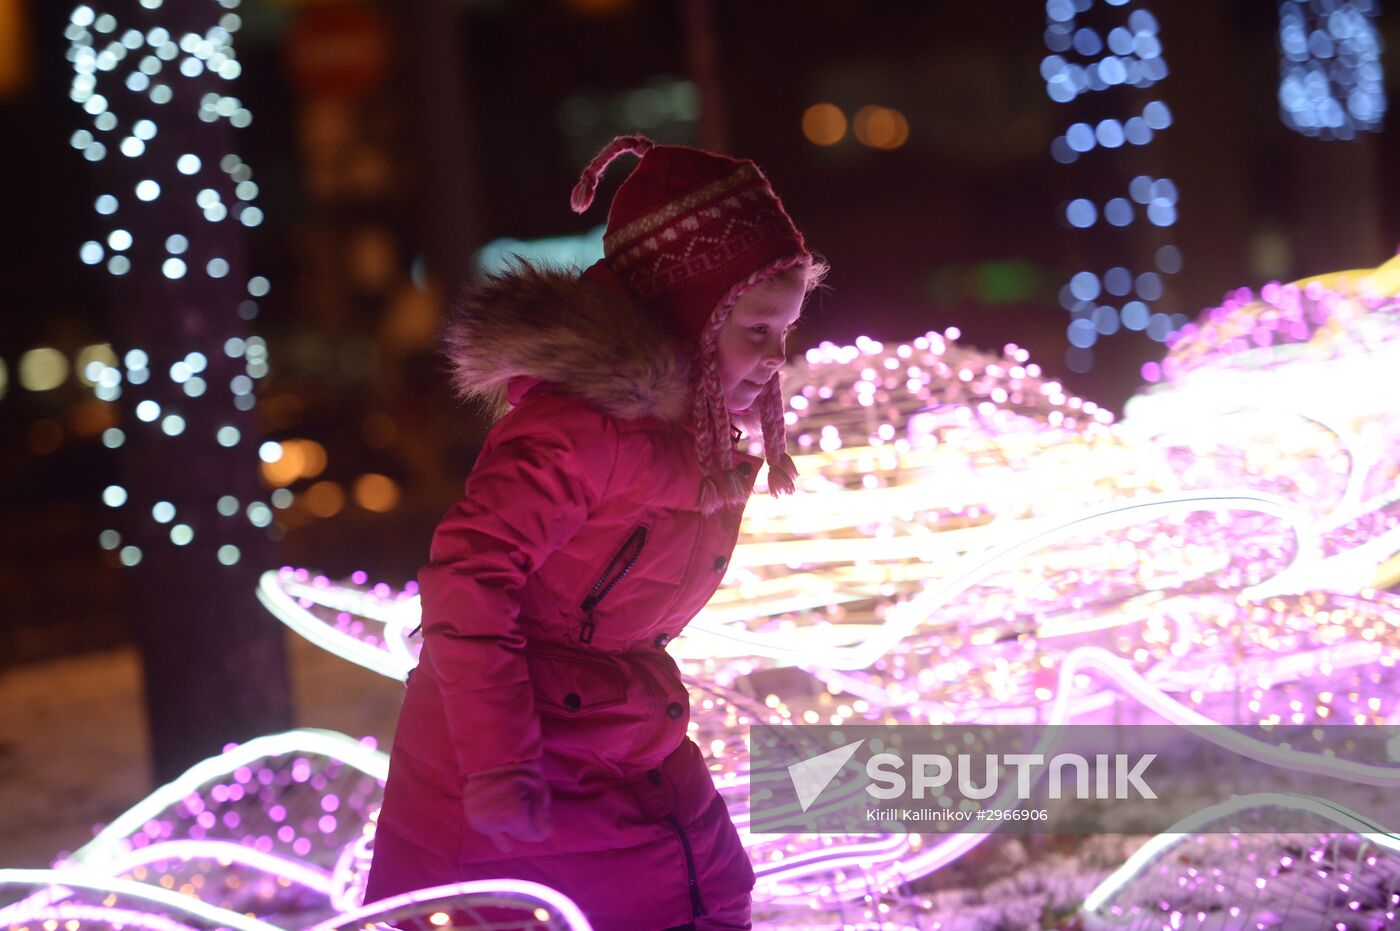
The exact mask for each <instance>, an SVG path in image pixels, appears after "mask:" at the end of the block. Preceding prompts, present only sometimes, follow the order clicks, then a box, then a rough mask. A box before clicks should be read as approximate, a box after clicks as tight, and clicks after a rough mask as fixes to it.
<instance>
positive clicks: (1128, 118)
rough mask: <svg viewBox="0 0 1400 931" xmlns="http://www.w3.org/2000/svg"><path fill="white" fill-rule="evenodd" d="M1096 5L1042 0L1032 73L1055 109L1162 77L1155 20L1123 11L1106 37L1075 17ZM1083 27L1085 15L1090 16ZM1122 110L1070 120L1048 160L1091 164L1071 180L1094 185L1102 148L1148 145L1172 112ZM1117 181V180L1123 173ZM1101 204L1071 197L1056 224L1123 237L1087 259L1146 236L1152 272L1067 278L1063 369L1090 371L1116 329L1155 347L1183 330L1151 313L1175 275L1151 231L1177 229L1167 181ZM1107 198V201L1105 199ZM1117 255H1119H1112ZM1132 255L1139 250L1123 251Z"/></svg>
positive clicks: (1119, 1)
mask: <svg viewBox="0 0 1400 931" xmlns="http://www.w3.org/2000/svg"><path fill="white" fill-rule="evenodd" d="M1102 3H1103V6H1104V7H1110V8H1112V7H1130V4H1129V0H1102ZM1094 6H1095V0H1045V22H1046V27H1045V45H1046V48H1047V49H1048V50H1049V52H1050V54H1049V55H1047V56H1045V58H1044V59H1042V60H1041V64H1040V74H1041V77H1042V78H1043V79H1044V80H1045V92H1046V94H1047V96H1049V97H1050V99H1051V100H1053V101H1055V102H1056V103H1060V104H1073V103H1074V102H1075V101H1076V100H1079V99H1080V98H1082V97H1084V96H1085V95H1088V94H1098V93H1110V94H1111V93H1112V92H1114V91H1118V92H1120V95H1121V92H1122V90H1123V89H1124V88H1136V89H1138V90H1146V89H1148V88H1152V87H1155V86H1156V85H1157V84H1159V83H1160V82H1161V81H1162V80H1164V79H1165V78H1166V76H1167V64H1166V59H1165V58H1164V57H1163V55H1162V42H1161V38H1160V37H1159V35H1158V33H1159V29H1158V24H1157V19H1156V17H1155V16H1153V15H1152V12H1151V10H1149V9H1148V8H1147V7H1146V6H1145V5H1138V6H1134V7H1132V8H1129V9H1126V10H1125V11H1124V12H1125V13H1126V19H1124V20H1123V21H1122V22H1121V23H1119V24H1117V25H1114V26H1113V27H1112V28H1111V29H1110V28H1104V29H1100V28H1097V24H1095V23H1093V22H1089V23H1086V22H1085V21H1084V20H1083V19H1081V17H1082V16H1084V14H1089V13H1090V12H1091V11H1092V10H1093V9H1094ZM1091 19H1092V17H1091ZM1131 107H1132V110H1131V112H1127V113H1125V114H1123V115H1122V116H1121V118H1119V117H1108V118H1102V119H1096V120H1095V121H1094V122H1086V121H1074V122H1070V123H1069V124H1068V125H1067V126H1066V127H1065V129H1064V131H1063V133H1062V134H1060V135H1058V136H1056V137H1055V139H1054V140H1053V142H1052V143H1051V145H1050V155H1051V157H1052V158H1054V159H1055V161H1057V162H1059V163H1060V164H1062V165H1071V164H1074V163H1076V162H1078V161H1080V160H1081V159H1083V158H1092V159H1095V160H1096V165H1097V168H1096V171H1095V173H1094V174H1093V175H1086V176H1083V177H1081V178H1080V179H1079V180H1080V181H1081V182H1085V181H1087V180H1089V179H1095V180H1096V179H1098V178H1101V177H1103V176H1104V174H1105V172H1106V171H1108V169H1109V166H1108V165H1105V164H1104V160H1110V164H1111V159H1112V158H1113V156H1111V155H1108V154H1106V153H1105V152H1103V151H1101V150H1116V149H1122V148H1125V147H1142V146H1148V145H1151V143H1152V142H1153V140H1154V138H1155V137H1156V134H1157V133H1160V132H1162V131H1163V130H1165V129H1167V128H1168V127H1170V126H1171V124H1172V114H1171V111H1170V109H1168V107H1167V105H1166V104H1165V103H1164V102H1163V101H1161V100H1159V99H1154V100H1149V101H1147V102H1146V103H1145V104H1143V103H1137V102H1133V103H1132V104H1131ZM1124 179H1126V175H1124ZM1100 192H1101V194H1100V198H1099V199H1097V200H1096V199H1094V198H1090V197H1083V196H1077V197H1074V198H1072V199H1070V200H1069V201H1068V202H1066V203H1065V204H1064V205H1063V206H1062V207H1061V208H1060V220H1061V221H1062V222H1063V223H1064V224H1065V225H1066V226H1068V227H1069V228H1071V229H1076V230H1097V231H1100V232H1101V233H1108V231H1109V230H1118V229H1121V230H1125V232H1124V233H1108V235H1106V236H1105V235H1100V236H1099V238H1098V239H1097V241H1096V247H1092V248H1089V249H1088V250H1087V251H1089V252H1090V253H1092V254H1099V255H1102V254H1103V253H1104V252H1105V251H1107V250H1106V249H1105V248H1104V247H1105V245H1106V244H1107V243H1108V242H1110V241H1118V242H1122V241H1124V240H1127V239H1129V238H1133V239H1145V238H1147V237H1144V236H1141V235H1136V234H1135V232H1134V231H1135V230H1146V231H1148V233H1151V234H1155V235H1152V236H1151V238H1152V239H1153V240H1154V241H1155V242H1156V247H1155V252H1153V265H1152V267H1151V268H1141V267H1139V268H1136V269H1130V268H1128V267H1127V265H1129V264H1132V263H1131V262H1128V263H1124V264H1114V265H1111V266H1110V267H1108V268H1106V269H1098V270H1096V269H1089V268H1083V269H1080V270H1078V271H1076V272H1075V273H1074V274H1073V275H1072V276H1071V277H1070V280H1069V281H1068V282H1067V283H1066V284H1065V286H1064V287H1063V288H1062V289H1061V290H1060V305H1061V306H1062V307H1063V308H1064V310H1065V311H1066V312H1068V313H1069V315H1070V318H1071V319H1070V322H1069V323H1068V325H1067V326H1066V329H1065V336H1066V338H1067V340H1068V342H1069V345H1070V348H1069V349H1068V350H1067V351H1066V354H1065V360H1066V364H1067V365H1068V366H1069V368H1070V370H1071V371H1075V372H1085V371H1088V370H1089V369H1090V368H1091V367H1092V366H1093V359H1094V353H1093V347H1094V346H1095V345H1097V344H1098V343H1100V342H1101V341H1102V340H1103V339H1105V338H1107V337H1110V336H1113V335H1114V334H1116V333H1120V332H1122V331H1124V330H1127V331H1136V332H1140V333H1144V334H1145V335H1146V336H1147V337H1148V338H1149V339H1152V340H1155V341H1157V342H1163V341H1165V340H1166V338H1167V335H1168V333H1170V332H1171V331H1172V330H1174V329H1176V328H1177V327H1179V326H1180V325H1181V324H1183V323H1185V322H1186V317H1185V316H1183V315H1179V314H1176V315H1169V314H1167V313H1164V312H1162V311H1160V310H1155V309H1154V308H1155V307H1157V306H1158V304H1159V301H1160V300H1161V298H1162V296H1163V292H1164V287H1163V279H1162V276H1163V275H1175V274H1177V273H1179V272H1180V271H1181V267H1182V261H1181V250H1180V249H1179V248H1178V247H1177V246H1176V245H1174V244H1172V243H1170V242H1165V241H1163V240H1162V237H1161V234H1160V233H1157V232H1156V231H1157V230H1166V229H1168V228H1170V227H1171V226H1173V225H1174V224H1175V223H1176V219H1177V189H1176V184H1175V183H1174V182H1173V181H1172V179H1170V178H1164V177H1154V176H1152V175H1147V174H1140V175H1136V176H1134V177H1133V178H1132V179H1131V181H1129V182H1128V183H1127V185H1126V190H1124V189H1121V188H1120V189H1118V190H1116V191H1115V190H1113V189H1112V188H1111V187H1110V188H1109V189H1108V190H1107V191H1104V190H1103V189H1102V188H1100ZM1110 195H1111V196H1110ZM1116 251H1122V250H1121V248H1120V249H1119V250H1116ZM1131 251H1132V252H1137V251H1140V250H1136V249H1134V250H1131Z"/></svg>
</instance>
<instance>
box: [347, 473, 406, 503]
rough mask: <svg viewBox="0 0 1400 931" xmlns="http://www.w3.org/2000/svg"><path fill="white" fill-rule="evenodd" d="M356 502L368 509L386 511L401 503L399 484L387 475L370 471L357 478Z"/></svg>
mask: <svg viewBox="0 0 1400 931" xmlns="http://www.w3.org/2000/svg"><path fill="white" fill-rule="evenodd" d="M354 496H355V503H356V504H358V505H359V506H360V507H362V508H364V509H365V510H366V511H375V512H378V513H384V512H386V511H392V510H393V509H394V508H396V507H398V504H399V486H398V484H397V483H396V482H395V481H394V480H393V479H391V478H389V477H388V476H387V475H378V474H376V473H373V472H370V473H366V474H364V475H361V476H360V477H359V478H357V479H355V487H354Z"/></svg>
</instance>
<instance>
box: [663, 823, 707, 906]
mask: <svg viewBox="0 0 1400 931" xmlns="http://www.w3.org/2000/svg"><path fill="white" fill-rule="evenodd" d="M666 821H667V822H668V823H669V824H670V825H671V827H673V828H675V829H676V836H677V837H679V838H680V839H681V849H682V850H683V851H685V872H686V879H687V882H688V884H689V887H690V910H691V913H692V917H694V918H699V917H700V916H701V915H704V914H705V904H704V903H703V902H701V901H700V880H699V878H698V877H697V876H696V875H695V852H694V851H693V850H691V849H690V838H689V837H687V836H686V834H685V828H683V827H681V823H680V821H679V820H678V819H677V818H676V816H675V815H667V816H666Z"/></svg>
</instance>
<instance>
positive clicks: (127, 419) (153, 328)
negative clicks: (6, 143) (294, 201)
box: [70, 0, 291, 781]
mask: <svg viewBox="0 0 1400 931" xmlns="http://www.w3.org/2000/svg"><path fill="white" fill-rule="evenodd" d="M236 6H237V0H223V2H222V3H216V2H212V0H206V2H200V3H190V2H178V3H177V2H168V3H165V4H162V5H160V6H159V7H157V8H156V9H154V10H151V9H146V8H145V7H143V6H142V5H141V4H140V3H138V2H137V0H105V2H99V3H92V4H90V8H91V9H92V10H93V11H94V15H95V19H94V18H93V17H90V16H88V15H87V14H84V13H83V12H82V10H83V9H84V8H83V7H79V8H78V12H76V13H75V14H74V16H75V17H76V19H75V21H74V25H79V26H83V27H84V28H82V29H81V30H80V31H78V32H74V31H73V29H72V28H71V27H70V36H71V37H72V38H73V42H74V46H75V48H76V49H77V51H78V55H77V58H76V60H75V68H77V69H78V72H79V77H81V76H82V73H83V69H84V67H85V65H84V58H85V54H84V53H83V51H82V49H83V48H84V46H86V47H88V48H91V49H92V51H93V52H94V53H96V54H97V55H99V56H100V55H102V54H103V53H104V52H105V51H108V50H111V49H113V47H114V45H119V44H120V42H121V40H122V38H123V37H131V36H135V35H137V34H138V33H139V34H140V36H141V40H142V41H140V43H139V44H138V46H137V47H136V48H134V49H132V48H130V43H128V46H127V49H128V50H127V51H126V53H125V55H124V56H122V57H121V58H119V60H118V61H117V62H116V64H115V66H114V67H112V68H110V69H106V70H104V69H102V68H100V67H99V68H98V69H97V70H95V71H94V70H89V71H88V73H89V74H91V76H92V77H94V78H95V79H96V86H95V88H94V89H93V90H94V93H95V94H97V95H101V96H102V97H104V98H105V100H106V102H107V103H106V106H105V107H103V108H101V109H99V110H98V112H97V113H95V114H94V113H92V111H93V110H94V109H97V108H96V107H95V106H93V105H91V104H89V105H88V107H87V108H86V112H84V113H83V114H81V119H82V121H83V125H92V124H96V125H95V126H94V127H93V129H91V130H90V131H92V133H93V135H94V136H95V137H96V138H97V139H98V140H100V141H101V142H102V143H103V144H105V146H106V152H105V155H104V156H103V157H101V158H99V159H97V160H95V161H94V162H93V170H94V171H95V172H96V174H97V176H98V183H97V185H96V187H97V188H98V190H99V191H100V192H101V193H102V194H105V195H111V196H113V197H115V198H116V205H117V206H116V210H115V212H112V213H110V214H105V213H104V212H103V211H102V210H101V209H99V211H98V213H97V214H95V215H94V216H93V217H92V221H91V227H90V229H91V230H92V240H93V241H94V242H96V243H97V244H98V245H99V246H100V247H101V249H102V250H103V253H104V254H103V256H102V259H101V262H100V264H98V265H97V266H96V270H95V272H94V273H95V274H98V275H101V276H102V277H104V278H106V282H107V293H108V295H109V299H110V303H109V310H110V314H111V317H110V319H111V325H112V335H113V346H114V348H115V350H116V352H117V354H118V357H119V358H120V359H124V360H125V361H126V366H125V368H124V370H119V371H120V373H121V375H122V383H121V385H120V392H121V395H120V398H119V399H118V400H117V401H116V403H117V404H118V405H119V407H120V412H121V417H120V424H121V427H120V429H121V430H122V432H123V433H124V441H123V442H122V444H121V446H120V447H119V448H118V450H117V452H116V456H117V459H118V471H119V473H120V474H121V476H122V478H121V480H120V485H121V486H122V487H123V488H124V489H125V492H126V496H125V497H126V500H125V501H124V503H120V504H119V506H118V507H117V509H116V510H115V511H114V514H113V517H114V520H113V525H114V529H116V530H117V531H118V532H119V533H120V535H121V539H120V543H119V544H118V546H117V552H118V555H119V557H120V558H121V561H122V562H123V564H125V565H127V566H128V568H126V569H125V570H123V571H127V572H130V573H132V579H131V581H132V585H131V586H130V588H129V591H130V593H131V595H130V597H131V603H130V610H131V612H132V614H133V628H134V629H135V631H136V634H137V641H138V645H139V647H140V650H141V656H142V665H143V673H144V681H145V695H146V706H147V712H148V716H149V721H150V732H151V745H152V749H153V753H154V772H155V776H156V779H157V780H158V781H166V780H169V779H170V778H172V777H173V776H175V775H178V774H179V773H180V772H182V771H183V770H184V769H186V768H187V767H188V766H189V765H191V764H192V763H195V762H197V761H198V760H200V759H203V758H205V757H207V756H209V755H211V754H214V753H217V752H219V751H220V750H221V749H222V747H223V746H224V745H225V744H228V743H230V742H236V741H243V740H246V739H248V738H251V737H255V736H258V735H260V734H263V733H266V732H269V731H276V730H280V729H285V728H286V727H287V726H289V724H290V722H291V707H290V698H289V689H288V681H287V663H286V655H285V645H284V632H283V629H282V627H281V625H280V624H279V623H278V622H277V621H276V619H274V618H273V617H272V616H271V615H269V614H268V612H267V611H266V610H264V609H263V608H262V607H261V606H260V605H259V603H258V601H257V599H256V597H255V595H254V589H255V587H256V585H257V581H258V576H259V574H260V573H261V572H262V571H263V570H265V569H268V568H271V567H273V564H274V559H275V555H274V553H273V550H272V546H271V543H270V542H269V540H268V537H267V532H266V530H265V529H262V527H259V526H255V523H258V524H263V525H264V526H265V525H266V520H265V519H264V515H266V516H267V517H268V518H270V515H271V509H270V508H267V505H266V501H265V491H264V489H263V487H262V485H261V482H260V480H259V477H258V471H257V470H258V463H259V458H258V448H259V444H260V437H259V430H258V425H257V421H256V419H255V416H254V413H253V405H252V403H251V399H252V398H253V394H252V391H253V386H254V385H255V384H256V379H257V378H259V377H261V376H262V375H263V374H265V371H266V365H265V362H260V361H259V356H260V355H261V353H260V352H259V349H258V348H257V346H256V344H254V346H255V348H254V349H253V351H252V352H251V353H244V352H241V351H238V350H239V344H240V342H241V341H246V340H247V339H248V338H249V337H250V335H251V330H250V324H249V322H248V321H249V320H250V319H252V318H253V317H254V316H255V315H256V304H255V303H254V302H253V300H251V297H256V296H258V294H260V293H261V292H262V287H261V282H259V283H257V284H251V285H250V271H249V269H248V262H247V254H246V251H247V250H246V242H245V233H246V228H247V227H248V226H254V225H257V222H259V220H258V218H259V217H260V214H259V213H258V212H257V208H255V207H254V206H253V205H252V203H251V202H250V200H251V198H252V197H253V191H252V190H251V189H250V188H248V187H247V185H246V184H244V185H243V186H242V187H241V188H240V184H241V183H243V182H246V181H247V180H248V179H249V175H248V168H247V166H244V165H243V163H242V162H241V160H239V159H238V157H237V155H236V152H237V145H236V138H235V137H236V129H235V125H234V124H235V123H241V122H244V120H245V119H246V118H247V116H246V110H244V109H243V106H242V103H241V102H237V101H233V100H231V99H230V98H231V97H232V96H233V95H234V94H235V93H236V87H235V82H234V81H232V80H229V79H226V78H225V77H221V76H220V75H219V74H218V73H215V71H214V70H213V69H214V68H217V67H218V65H219V62H220V57H221V56H222V58H223V59H225V60H233V59H232V55H233V50H232V49H231V48H229V47H227V46H231V45H232V37H231V35H228V34H226V33H221V32H219V29H220V28H221V25H220V24H221V22H222V24H223V26H222V28H225V29H227V30H228V32H229V33H231V32H235V31H236V29H237V23H236V22H235V20H233V19H229V18H227V17H229V16H230V15H236V14H234V13H233V11H232V9H231V8H236ZM104 16H111V17H113V18H114V19H115V28H113V29H109V30H103V29H102V26H103V25H106V24H108V23H104V21H103V19H102V17H104ZM82 20H87V22H86V23H82V22H81V21H82ZM157 29H164V30H166V31H167V32H168V34H169V39H168V40H164V37H162V36H161V35H160V33H159V32H155V30H157ZM132 30H135V32H133V31H132ZM188 36H193V38H187V37H188ZM152 37H154V39H153V38H152ZM201 40H210V42H209V44H203V45H201V44H200V41H201ZM170 43H175V47H176V49H178V50H177V51H176V52H175V54H173V55H172V54H171V52H172V46H171V44H170ZM162 48H163V50H164V53H165V55H166V56H167V57H168V60H166V59H164V58H161V57H160V56H159V55H157V54H156V53H157V52H158V51H161V49H162ZM157 61H158V62H159V66H158V68H157V67H156V65H155V64H154V63H155V62H157ZM143 62H145V63H146V69H147V70H152V69H154V70H156V73H155V74H154V75H151V76H150V77H149V79H148V85H145V84H143V81H142V80H141V79H140V78H139V77H137V78H131V76H132V75H139V74H141V73H142V67H141V66H142V63H143ZM190 62H199V65H198V66H196V65H195V64H188V63H190ZM226 71H227V72H228V73H229V74H230V75H233V76H236V74H235V73H234V71H235V69H234V67H227V68H226ZM133 82H134V84H135V87H133V86H132V83H133ZM160 87H166V88H168V93H169V98H168V100H166V101H165V102H160V101H161V100H162V99H163V98H164V96H165V93H166V92H164V91H160V90H158V88H160ZM153 94H154V95H155V99H153ZM222 100H228V101H229V102H228V103H220V101H222ZM202 104H205V105H206V106H203V107H202ZM103 112H110V113H111V114H112V115H113V116H115V117H116V125H115V126H114V127H109V128H106V129H104V128H103V127H102V125H101V124H100V123H98V121H99V120H102V119H103V116H102V113H103ZM201 113H203V116H201ZM142 121H149V124H147V123H144V122H142ZM152 129H154V133H153V134H152V132H151V130H152ZM128 137H130V138H132V139H135V140H142V144H141V145H139V146H138V145H136V144H135V143H134V142H127V143H124V142H123V140H127V139H128ZM123 145H126V146H127V148H126V149H123V148H122V147H123ZM191 156H192V157H193V158H191ZM193 159H198V163H197V167H195V162H194V161H193ZM177 165H179V166H180V167H179V168H177ZM151 182H154V184H155V185H158V187H159V191H158V194H157V193H155V190H154V189H153V188H152V187H151ZM208 192H214V193H215V194H217V205H221V206H216V200H215V198H213V196H212V195H211V194H210V193H208ZM153 194H154V195H155V196H152V195H153ZM241 198H246V199H241ZM118 230H124V231H126V232H127V233H129V234H130V245H129V246H126V247H124V248H119V247H121V245H122V242H121V240H123V239H124V238H125V237H123V236H121V234H118V237H117V241H116V242H113V241H112V240H111V239H110V238H109V237H110V236H111V234H112V233H113V232H114V231H118ZM114 262H115V263H116V264H115V266H113V265H112V264H111V263H114ZM128 262H129V267H128V266H126V265H125V263H128ZM231 341H232V342H231ZM134 350H140V351H141V352H143V353H144V354H145V356H146V359H147V362H146V366H145V368H146V370H147V372H148V375H147V376H146V377H145V379H144V380H143V379H142V376H141V375H140V374H139V373H140V371H141V368H142V367H141V366H139V365H135V364H133V362H134V361H135V360H134V359H133V358H132V355H130V353H132V352H133V351H134ZM229 350H234V351H235V353H234V354H233V355H231V354H230V351H229ZM235 356H236V357H235ZM263 359H265V356H264V357H263ZM172 367H175V368H172ZM201 369H202V370H201ZM199 380H202V382H203V385H204V390H203V391H202V392H201V391H200V390H199V385H198V381H199ZM240 398H242V400H241V401H240ZM153 404H154V405H158V412H155V408H153V407H152V406H151V405H153ZM153 412H154V415H153ZM177 418H178V419H177ZM229 428H231V429H232V430H236V431H237V437H238V439H237V440H236V441H233V439H232V434H231V431H230V429H229ZM221 431H222V442H221V440H220V436H221ZM230 443H231V444H232V445H229V444H230ZM117 498H118V499H119V498H120V496H117ZM230 499H232V501H234V502H236V509H235V508H234V507H233V506H231V505H230ZM221 502H222V505H223V507H222V511H232V513H231V514H225V513H222V511H221V508H220V504H221ZM109 503H111V502H110V501H109ZM250 509H251V510H250ZM187 538H188V539H187Z"/></svg>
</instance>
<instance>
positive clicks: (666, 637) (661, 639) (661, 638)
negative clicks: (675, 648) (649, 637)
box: [655, 634, 671, 649]
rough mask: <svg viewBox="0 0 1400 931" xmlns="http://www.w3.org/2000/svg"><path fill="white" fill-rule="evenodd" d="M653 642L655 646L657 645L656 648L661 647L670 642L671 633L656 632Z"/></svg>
mask: <svg viewBox="0 0 1400 931" xmlns="http://www.w3.org/2000/svg"><path fill="white" fill-rule="evenodd" d="M655 642H656V646H657V648H658V649H659V648H661V647H664V646H665V645H666V644H668V643H670V642H671V635H670V634H657V635H656V641H655Z"/></svg>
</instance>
